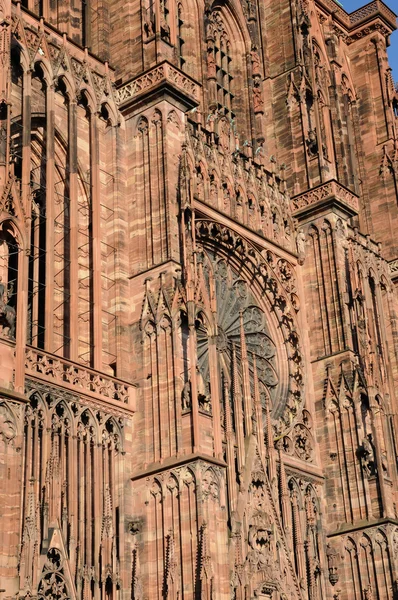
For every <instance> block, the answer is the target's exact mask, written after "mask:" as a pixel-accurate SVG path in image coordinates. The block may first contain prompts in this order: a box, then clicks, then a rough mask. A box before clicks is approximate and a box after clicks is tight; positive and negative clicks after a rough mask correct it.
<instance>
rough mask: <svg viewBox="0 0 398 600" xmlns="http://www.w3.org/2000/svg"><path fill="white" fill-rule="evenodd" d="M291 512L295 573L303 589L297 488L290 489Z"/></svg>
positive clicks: (302, 561) (304, 579)
mask: <svg viewBox="0 0 398 600" xmlns="http://www.w3.org/2000/svg"><path fill="white" fill-rule="evenodd" d="M292 512H293V537H294V548H295V554H296V557H297V575H298V578H299V581H300V585H301V587H302V588H303V589H305V588H306V587H307V573H306V568H305V554H304V552H305V551H304V542H303V536H302V533H301V525H300V510H299V506H298V500H297V490H296V489H293V490H292Z"/></svg>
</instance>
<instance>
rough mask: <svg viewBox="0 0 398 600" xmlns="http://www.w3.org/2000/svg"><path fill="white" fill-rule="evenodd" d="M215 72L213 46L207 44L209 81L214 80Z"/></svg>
mask: <svg viewBox="0 0 398 600" xmlns="http://www.w3.org/2000/svg"><path fill="white" fill-rule="evenodd" d="M216 71H217V66H216V59H215V58H214V49H213V46H212V45H211V44H209V45H208V47H207V77H208V78H209V79H215V78H216Z"/></svg>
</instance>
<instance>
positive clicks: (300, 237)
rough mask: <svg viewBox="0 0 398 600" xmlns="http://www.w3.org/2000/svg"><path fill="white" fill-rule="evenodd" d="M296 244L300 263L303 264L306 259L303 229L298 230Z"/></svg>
mask: <svg viewBox="0 0 398 600" xmlns="http://www.w3.org/2000/svg"><path fill="white" fill-rule="evenodd" d="M296 245H297V254H298V259H299V264H300V265H302V264H304V260H305V233H304V231H303V230H302V229H299V230H298V232H297V238H296Z"/></svg>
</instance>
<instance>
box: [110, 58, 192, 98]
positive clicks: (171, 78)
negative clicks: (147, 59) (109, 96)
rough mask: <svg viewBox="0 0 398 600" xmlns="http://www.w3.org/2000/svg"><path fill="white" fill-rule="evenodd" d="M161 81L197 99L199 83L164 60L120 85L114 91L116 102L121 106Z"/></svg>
mask: <svg viewBox="0 0 398 600" xmlns="http://www.w3.org/2000/svg"><path fill="white" fill-rule="evenodd" d="M163 83H171V84H172V85H174V86H176V87H178V88H179V89H180V90H182V91H183V92H185V93H186V94H188V95H189V96H191V97H192V98H195V100H199V85H198V84H197V83H196V82H195V81H194V80H193V79H191V78H190V77H188V75H185V74H184V73H182V72H181V71H179V70H178V69H176V68H175V67H173V66H172V65H170V64H169V63H168V62H164V63H162V64H160V65H158V66H156V67H154V68H153V69H151V70H150V71H147V72H146V73H144V74H143V75H140V76H139V77H136V78H135V79H133V80H132V81H130V82H129V83H126V84H125V85H123V86H122V87H120V88H119V89H118V90H117V92H116V102H117V104H118V105H119V106H123V105H124V104H126V103H127V102H129V101H131V100H134V99H135V98H137V97H139V96H140V95H141V94H142V93H144V92H145V93H148V92H149V91H150V90H152V89H153V88H155V87H156V86H158V85H160V84H163Z"/></svg>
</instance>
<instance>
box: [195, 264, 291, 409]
mask: <svg viewBox="0 0 398 600" xmlns="http://www.w3.org/2000/svg"><path fill="white" fill-rule="evenodd" d="M208 258H209V257H208V256H207V255H204V254H203V255H202V256H201V259H200V260H202V261H203V272H204V277H205V280H206V283H207V286H208V289H210V288H211V287H213V286H212V285H211V283H210V278H212V279H213V281H214V297H215V304H216V309H217V310H216V315H217V317H216V318H217V333H216V336H215V345H216V349H217V355H218V357H219V363H220V369H221V371H222V372H223V373H224V374H231V373H232V369H233V364H232V363H233V355H235V356H236V362H237V364H238V365H241V363H242V335H241V328H242V325H243V330H244V334H245V335H244V341H245V342H246V347H247V357H248V363H249V370H250V374H251V377H253V369H254V366H253V361H254V360H255V361H256V368H257V375H258V378H259V381H260V383H261V384H262V385H263V386H265V387H266V389H267V390H268V393H269V395H270V397H271V399H272V400H273V399H275V397H276V393H277V389H278V383H279V376H278V366H277V357H276V346H275V343H274V342H273V340H272V338H271V335H270V332H269V328H268V325H267V319H266V316H265V314H264V311H263V310H262V309H261V308H260V307H259V306H258V303H257V301H256V299H255V297H254V295H253V293H252V292H251V291H250V287H249V285H248V283H247V282H246V281H244V280H243V279H242V278H241V277H240V276H239V274H238V273H237V272H236V271H235V270H233V269H232V268H231V267H230V265H228V264H227V262H226V261H225V260H223V259H219V260H214V261H213V260H211V259H209V261H208ZM197 352H198V367H199V372H200V374H201V377H202V378H203V381H204V384H205V387H206V392H207V394H210V395H211V390H210V383H209V382H210V373H209V334H208V331H207V328H206V325H205V323H204V322H202V321H200V320H198V323H197ZM262 390H263V392H264V393H265V390H264V389H263V388H262Z"/></svg>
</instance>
